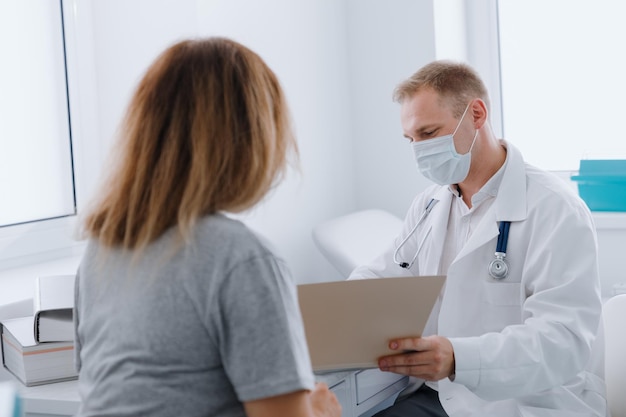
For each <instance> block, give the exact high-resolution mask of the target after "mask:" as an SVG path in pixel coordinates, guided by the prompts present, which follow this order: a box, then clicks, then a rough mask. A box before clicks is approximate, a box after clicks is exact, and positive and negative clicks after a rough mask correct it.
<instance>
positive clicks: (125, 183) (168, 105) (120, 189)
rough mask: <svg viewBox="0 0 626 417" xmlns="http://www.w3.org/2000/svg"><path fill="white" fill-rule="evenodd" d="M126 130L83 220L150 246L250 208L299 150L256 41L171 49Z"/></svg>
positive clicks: (128, 243) (93, 233)
mask: <svg viewBox="0 0 626 417" xmlns="http://www.w3.org/2000/svg"><path fill="white" fill-rule="evenodd" d="M120 132H121V134H120V137H119V139H120V146H119V154H117V155H116V160H114V161H113V163H114V166H113V169H112V171H111V175H110V177H109V179H108V182H107V183H106V185H105V187H104V188H103V189H102V190H101V191H100V193H99V198H98V199H97V201H96V202H95V205H94V206H93V209H92V210H91V211H90V212H88V214H87V216H86V217H85V222H84V225H83V226H84V232H85V233H84V234H85V235H86V236H87V237H90V238H95V239H97V240H98V241H99V242H100V243H101V244H104V245H105V246H109V247H121V248H125V249H136V248H141V247H144V246H146V245H147V244H149V243H150V242H152V241H154V240H155V239H157V238H158V237H159V236H161V235H162V234H163V233H164V232H165V231H166V230H168V229H170V228H172V227H176V228H177V229H178V231H179V232H180V236H181V237H183V238H184V237H186V236H188V235H189V233H190V231H191V229H192V227H193V225H194V223H195V222H196V220H197V219H199V218H200V217H202V216H205V215H209V214H212V213H216V212H221V211H225V212H240V211H243V210H245V209H248V208H250V207H252V206H253V205H255V204H256V203H257V202H259V201H260V200H261V199H262V198H263V197H264V196H265V194H266V193H267V192H268V191H269V190H270V188H271V187H272V186H273V185H274V184H275V183H276V182H277V181H279V180H280V179H281V178H282V176H283V174H284V171H285V169H286V165H288V160H289V154H290V153H291V154H292V155H293V156H297V147H296V143H295V139H294V136H293V134H292V129H291V125H290V121H289V114H288V108H287V104H286V100H285V95H284V93H283V90H282V88H281V86H280V84H279V82H278V79H277V77H276V75H275V74H274V72H273V71H272V70H271V69H270V68H269V67H268V66H267V65H266V64H265V62H264V61H263V60H262V59H261V58H260V57H259V56H258V55H257V54H256V53H254V52H253V51H251V50H250V49H248V48H247V47H245V46H243V45H241V44H239V43H237V42H235V41H232V40H229V39H225V38H218V37H214V38H205V39H194V40H185V41H182V42H179V43H176V44H174V45H173V46H171V47H169V48H168V49H167V50H165V51H164V52H163V53H162V54H161V55H160V56H159V57H158V58H157V59H156V60H155V61H154V63H153V64H152V65H151V66H150V67H149V68H148V70H147V72H146V74H145V75H144V77H143V79H142V80H141V81H140V83H139V85H138V87H137V89H136V91H135V93H134V96H133V97H132V100H131V102H130V105H129V108H128V111H127V113H126V117H125V119H124V121H123V123H122V126H121V130H120ZM290 151H291V152H290Z"/></svg>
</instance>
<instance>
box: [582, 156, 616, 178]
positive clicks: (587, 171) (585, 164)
mask: <svg viewBox="0 0 626 417" xmlns="http://www.w3.org/2000/svg"><path fill="white" fill-rule="evenodd" d="M578 174H579V175H580V176H586V175H602V176H624V177H626V159H581V161H580V169H579V171H578Z"/></svg>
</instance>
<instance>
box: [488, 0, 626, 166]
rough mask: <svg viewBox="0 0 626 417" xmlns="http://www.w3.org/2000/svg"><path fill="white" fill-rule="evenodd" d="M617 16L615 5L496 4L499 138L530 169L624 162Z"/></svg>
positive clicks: (539, 0) (531, 0)
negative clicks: (517, 151)
mask: <svg viewBox="0 0 626 417" xmlns="http://www.w3.org/2000/svg"><path fill="white" fill-rule="evenodd" d="M624 16H626V3H624V2H619V1H614V0H577V1H571V0H551V1H543V0H525V1H523V2H520V1H499V2H498V28H499V41H500V62H501V85H502V115H503V129H504V135H505V137H506V138H509V139H510V140H511V141H512V142H513V143H515V144H516V145H517V146H518V147H519V148H520V149H521V150H522V152H523V153H524V154H525V157H526V159H527V160H528V161H529V162H530V163H533V164H535V165H538V166H540V167H542V168H546V169H551V170H576V169H578V164H579V160H580V159H624V158H626V141H625V140H624V139H623V138H622V137H621V136H622V134H623V131H624V129H623V126H622V124H623V123H622V120H623V119H624V116H625V113H626V106H624V97H626V77H625V76H624V74H626V60H625V59H624V57H625V54H624V52H623V49H622V47H621V40H622V39H625V38H626V25H624V23H623V19H624Z"/></svg>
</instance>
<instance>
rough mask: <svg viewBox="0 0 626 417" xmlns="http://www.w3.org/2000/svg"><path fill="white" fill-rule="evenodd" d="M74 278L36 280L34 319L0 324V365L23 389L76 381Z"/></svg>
mask: <svg viewBox="0 0 626 417" xmlns="http://www.w3.org/2000/svg"><path fill="white" fill-rule="evenodd" d="M74 280H75V276H74V275H57V276H46V277H39V278H37V281H36V285H35V295H34V297H33V312H34V315H32V316H26V317H18V318H11V319H6V320H2V322H0V324H1V328H2V329H1V331H2V361H3V363H4V366H5V367H6V368H7V369H8V370H9V371H10V372H11V373H12V374H13V375H15V377H16V378H17V379H19V380H20V381H21V382H22V383H23V384H24V385H26V386H34V385H41V384H47V383H51V382H59V381H66V380H70V379H76V378H77V377H78V375H77V372H76V369H75V366H74V327H73V321H72V309H73V306H74Z"/></svg>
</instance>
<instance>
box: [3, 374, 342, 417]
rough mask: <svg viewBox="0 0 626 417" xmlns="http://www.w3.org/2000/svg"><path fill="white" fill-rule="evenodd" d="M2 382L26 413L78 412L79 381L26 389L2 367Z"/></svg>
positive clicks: (329, 378)
mask: <svg viewBox="0 0 626 417" xmlns="http://www.w3.org/2000/svg"><path fill="white" fill-rule="evenodd" d="M0 366H1V365H0ZM349 374H350V372H331V373H324V374H318V375H316V377H317V380H318V381H319V382H324V383H326V384H327V385H328V386H329V387H330V386H333V385H334V384H335V383H337V382H339V381H341V380H342V379H343V378H345V377H347V376H348V375H349ZM0 381H13V382H14V383H15V386H17V388H18V390H19V393H20V396H21V397H22V401H23V404H24V411H25V412H26V413H29V414H47V415H54V414H57V415H62V416H70V415H74V414H76V412H77V411H78V406H79V404H80V398H79V396H78V381H67V382H56V383H53V384H45V385H39V386H36V387H26V386H24V385H23V384H22V383H20V382H19V381H18V380H17V379H16V378H15V377H14V376H13V375H12V374H11V373H10V372H9V371H7V370H6V369H5V368H4V367H0Z"/></svg>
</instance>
